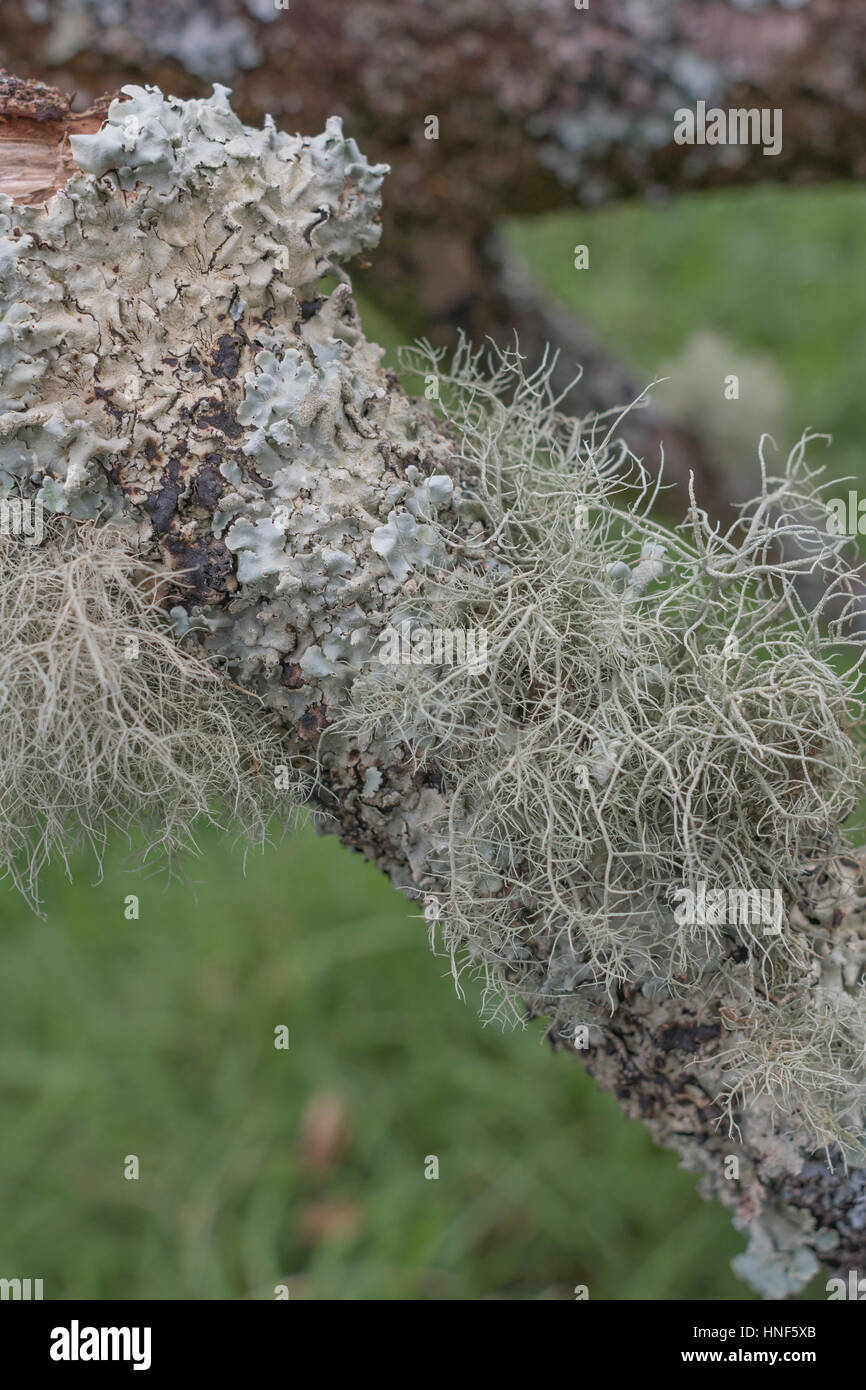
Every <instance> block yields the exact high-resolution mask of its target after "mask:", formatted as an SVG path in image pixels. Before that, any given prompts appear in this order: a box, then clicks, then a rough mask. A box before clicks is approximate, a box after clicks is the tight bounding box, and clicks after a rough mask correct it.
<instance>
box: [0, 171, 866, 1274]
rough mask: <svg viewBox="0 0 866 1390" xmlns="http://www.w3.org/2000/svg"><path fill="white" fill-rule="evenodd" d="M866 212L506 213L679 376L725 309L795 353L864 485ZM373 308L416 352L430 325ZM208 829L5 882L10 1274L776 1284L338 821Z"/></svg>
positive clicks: (550, 269)
mask: <svg viewBox="0 0 866 1390" xmlns="http://www.w3.org/2000/svg"><path fill="white" fill-rule="evenodd" d="M864 213H866V196H864V194H862V193H860V192H859V191H856V190H853V191H852V190H848V189H840V190H837V189H832V188H831V189H824V190H818V191H809V192H802V191H797V192H794V191H787V192H785V191H778V190H773V191H767V190H762V189H758V190H753V191H750V192H747V193H741V194H737V195H736V196H733V195H704V196H702V197H700V198H696V199H691V198H686V199H682V200H672V201H670V202H668V203H666V204H665V205H664V206H662V207H658V208H646V207H637V206H628V207H622V208H614V209H610V210H606V211H602V212H597V213H593V214H591V215H590V214H586V213H579V212H574V213H569V214H557V215H555V216H551V217H546V218H543V219H536V220H531V221H530V220H527V221H524V222H520V223H515V224H511V225H510V226H509V228H508V234H509V236H510V237H511V239H512V241H513V242H514V244H515V245H516V246H517V247H518V248H519V249H520V250H521V251H522V252H523V254H524V255H525V256H526V257H527V258H528V260H529V261H530V263H531V264H532V266H533V268H534V270H535V272H536V274H537V275H538V277H539V279H540V280H541V282H542V283H544V284H545V286H546V287H547V288H548V290H549V291H550V292H551V293H552V294H553V295H555V296H557V297H558V298H560V299H561V300H563V301H564V302H566V303H568V304H570V305H572V306H573V307H574V308H575V309H578V310H580V311H581V312H583V313H584V314H586V316H587V317H588V318H590V319H591V321H593V322H594V323H595V324H596V326H597V327H598V328H599V330H600V331H601V332H602V333H603V334H604V336H606V337H607V339H608V340H609V341H610V342H611V343H613V344H614V345H615V346H616V347H618V348H619V349H620V350H621V351H623V352H624V353H626V354H628V356H630V357H631V359H632V360H633V362H634V363H635V364H636V365H637V366H638V368H639V369H640V370H641V372H643V373H645V374H646V379H647V380H650V379H651V378H652V376H654V375H655V374H656V373H657V372H658V370H659V369H660V368H661V367H662V366H663V365H664V364H666V363H668V362H669V361H670V360H671V359H672V358H677V357H678V356H680V355H681V354H682V353H683V351H684V348H685V347H686V344H687V343H688V342H689V339H690V336H691V335H692V334H693V333H694V332H695V331H696V330H701V329H711V330H712V331H714V332H716V333H719V334H721V335H723V336H724V338H725V339H726V340H727V341H729V342H730V343H731V345H732V348H735V349H736V350H737V351H739V352H742V353H746V354H751V355H753V356H757V357H760V356H764V357H766V358H767V359H768V360H769V362H770V363H772V364H774V366H775V369H776V370H777V371H778V373H779V374H780V376H781V379H782V381H783V382H784V385H785V387H786V388H787V396H788V403H787V407H786V418H785V428H786V431H787V435H786V438H785V440H779V441H778V442H779V443H780V445H783V444H784V445H785V446H786V447H790V445H791V444H792V443H793V442H794V441H795V439H796V437H797V436H798V435H799V433H800V431H801V429H803V428H804V427H806V426H811V427H814V428H816V429H821V430H827V431H830V432H832V433H833V434H834V436H835V443H834V446H833V449H832V450H831V451H830V453H829V454H828V455H827V461H828V462H829V465H830V469H831V474H832V475H833V476H838V477H840V478H841V477H842V476H844V475H846V474H848V473H856V474H857V476H858V478H859V479H860V480H861V482H862V481H866V478H864V470H863V464H862V459H861V453H860V448H859V444H860V436H861V433H862V430H861V427H860V425H861V419H862V401H863V386H864V366H863V363H864V352H863V348H864V338H866V275H860V274H859V270H858V255H857V251H858V248H859V244H860V240H861V238H862V226H863V221H864ZM577 243H586V244H587V245H589V247H590V269H589V270H588V271H583V272H577V271H575V270H574V268H573V248H574V246H575V244H577ZM361 307H362V312H363V315H364V321H365V326H366V329H367V332H368V334H369V336H371V337H375V338H377V339H378V340H379V341H380V342H383V343H384V344H385V345H386V347H387V348H388V350H389V358H390V359H391V360H393V350H394V348H395V347H396V346H397V345H398V344H399V343H400V342H401V341H402V340H403V338H404V336H405V334H404V332H403V331H402V330H401V326H400V325H399V324H397V323H395V322H394V321H393V320H390V319H387V318H385V317H384V316H383V315H382V314H381V313H380V312H379V311H378V310H377V307H376V305H374V304H369V303H366V302H364V303H362V306H361ZM707 389H712V390H714V389H716V388H715V385H714V384H713V383H708V384H707ZM719 389H720V388H719ZM732 409H733V410H736V405H735V404H733V403H732ZM755 442H756V443H757V441H755ZM201 846H202V854H201V857H200V858H198V859H192V860H190V861H188V862H187V865H186V871H187V875H188V881H186V882H184V881H178V880H175V881H173V882H171V883H169V884H166V883H165V882H164V881H162V880H161V879H158V878H142V877H140V876H138V875H137V874H135V873H133V872H132V871H131V870H130V869H129V868H128V867H126V865H125V863H124V853H123V850H122V848H118V850H117V853H116V854H115V855H112V856H111V858H110V859H109V862H108V863H107V866H106V873H105V877H104V880H103V881H102V882H101V883H99V884H96V883H94V882H93V880H94V877H95V873H94V869H93V865H92V864H91V863H89V862H88V861H87V860H84V859H82V860H80V861H79V862H77V863H76V865H75V874H74V881H73V883H72V884H70V883H68V882H66V881H65V879H63V877H62V876H61V875H60V874H59V873H54V874H49V875H48V876H46V880H45V906H46V911H47V919H46V920H45V921H44V922H43V921H40V920H38V919H37V918H36V917H34V916H33V915H32V914H31V913H30V911H29V910H28V909H27V908H26V906H25V905H24V904H23V903H21V902H20V901H19V900H18V899H16V897H15V896H14V895H13V894H12V892H11V890H8V889H6V888H4V889H2V890H0V895H2V896H0V914H2V921H0V980H2V988H0V1000H2V1004H0V1201H2V1212H3V1218H2V1223H0V1277H6V1278H12V1277H20V1278H26V1277H31V1278H42V1279H43V1281H44V1292H45V1296H46V1297H47V1298H48V1297H52V1298H121V1299H122V1298H130V1299H137V1298H167V1299H193V1298H205V1299H218V1298H273V1297H274V1288H275V1285H277V1284H286V1285H288V1288H289V1290H290V1294H291V1297H292V1298H301V1299H304V1298H311V1299H321V1298H335V1299H392V1298H408V1299H452V1298H462V1299H467V1298H468V1299H476V1298H520V1299H526V1298H528V1299H571V1298H573V1297H574V1288H575V1286H576V1285H582V1284H585V1285H588V1287H589V1293H590V1297H591V1298H608V1299H635V1298H650V1299H685V1298H698V1299H704V1298H722V1299H725V1298H744V1297H748V1296H749V1293H748V1290H747V1289H745V1287H744V1286H743V1285H742V1284H741V1283H740V1282H739V1281H738V1280H736V1279H735V1278H734V1276H733V1275H732V1274H731V1272H730V1270H729V1268H728V1261H729V1259H730V1257H731V1256H732V1255H733V1254H735V1253H736V1252H737V1251H738V1250H740V1249H742V1248H743V1245H744V1241H743V1239H742V1237H740V1236H738V1235H737V1234H736V1233H735V1232H734V1231H733V1229H732V1227H731V1224H730V1220H729V1218H728V1217H727V1215H726V1214H725V1213H724V1212H723V1211H722V1210H721V1209H720V1208H719V1207H718V1206H716V1205H715V1204H712V1205H707V1204H705V1203H703V1202H702V1201H701V1200H700V1199H699V1198H698V1197H697V1194H696V1190H695V1188H696V1180H695V1179H694V1178H693V1177H691V1176H689V1175H688V1174H685V1173H682V1172H680V1171H679V1169H678V1167H677V1160H676V1157H675V1156H674V1155H672V1154H668V1153H663V1152H661V1151H659V1150H657V1149H655V1148H654V1146H653V1144H652V1143H651V1141H650V1139H649V1137H648V1135H647V1134H646V1133H645V1131H644V1130H643V1128H642V1127H641V1126H640V1125H637V1124H634V1123H630V1122H628V1121H626V1120H625V1119H623V1117H622V1116H621V1115H620V1113H619V1111H618V1109H617V1107H616V1105H615V1103H614V1102H613V1101H612V1100H611V1098H610V1097H608V1096H603V1095H600V1094H599V1093H597V1092H596V1090H595V1088H594V1087H593V1085H592V1084H591V1083H590V1082H589V1081H588V1079H587V1078H586V1077H585V1076H584V1074H583V1073H582V1071H581V1068H580V1067H579V1066H577V1065H575V1064H574V1062H573V1061H572V1060H571V1059H569V1058H567V1057H563V1056H555V1055H553V1054H552V1053H551V1052H550V1049H549V1047H548V1046H547V1045H546V1044H545V1043H544V1041H543V1036H542V1030H541V1028H540V1027H539V1026H536V1025H533V1026H531V1027H529V1028H528V1029H526V1031H517V1032H510V1033H503V1032H501V1031H500V1030H499V1028H498V1027H497V1026H496V1025H488V1026H486V1027H485V1026H483V1025H482V1024H481V1023H480V1022H479V1020H478V1009H477V1006H478V1000H477V997H476V996H475V995H474V994H473V993H472V991H470V992H469V993H468V996H467V999H466V1001H465V1002H462V1001H461V1000H460V999H458V998H457V996H456V993H455V990H454V986H453V983H452V981H451V979H450V974H449V968H448V963H447V961H444V960H442V959H441V958H434V957H433V956H432V955H431V953H430V950H429V947H428V944H427V934H426V927H425V924H424V923H423V921H422V920H421V919H420V917H419V916H418V915H417V908H416V907H414V906H413V905H411V904H410V903H408V902H407V901H406V900H405V899H403V898H402V897H400V896H399V895H397V894H396V893H395V892H393V891H392V890H391V888H390V887H389V885H388V884H387V883H386V882H385V881H384V880H383V879H382V878H381V877H380V876H379V875H378V874H377V873H376V872H375V871H374V870H373V869H372V868H371V867H370V866H369V865H367V864H365V863H364V862H363V861H362V860H361V859H360V858H358V857H357V856H355V855H352V854H350V853H349V852H348V851H346V850H344V849H342V848H341V847H340V846H339V845H338V844H337V843H336V842H331V841H329V840H325V839H318V838H316V837H315V836H314V835H313V833H312V831H311V830H309V829H304V830H302V831H301V832H300V833H298V834H297V835H296V836H294V837H293V838H291V839H289V840H287V841H286V842H285V843H284V844H282V845H281V846H280V847H278V848H274V849H269V850H268V851H267V852H265V853H264V854H263V855H260V856H259V855H251V856H250V857H249V859H248V862H247V867H246V876H245V877H244V873H243V860H242V855H241V852H240V851H239V850H237V849H235V848H232V847H231V846H230V845H229V844H228V843H227V842H225V841H217V840H216V839H214V838H213V837H211V836H209V835H205V836H203V837H202V840H201ZM131 893H135V894H137V895H138V896H139V899H140V917H139V919H138V920H137V921H136V920H127V919H126V917H125V915H124V900H125V897H126V895H128V894H131ZM280 1024H285V1025H286V1026H287V1027H288V1028H289V1030H290V1048H289V1050H288V1051H278V1050H276V1049H275V1048H274V1044H273V1039H274V1029H275V1028H276V1027H277V1026H278V1025H280ZM130 1154H135V1155H137V1157H138V1159H139V1163H140V1177H139V1179H138V1181H128V1180H126V1179H125V1178H124V1161H125V1158H126V1156H127V1155H130ZM429 1155H435V1156H436V1157H437V1158H438V1161H439V1178H438V1180H437V1181H429V1180H427V1179H425V1176H424V1170H425V1161H426V1159H427V1157H428V1156H429ZM812 1294H813V1296H820V1285H818V1284H816V1286H814V1287H813V1289H812Z"/></svg>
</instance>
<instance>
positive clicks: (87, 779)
mask: <svg viewBox="0 0 866 1390" xmlns="http://www.w3.org/2000/svg"><path fill="white" fill-rule="evenodd" d="M163 583H164V574H163V571H162V568H161V567H160V566H156V565H153V564H149V563H147V562H145V561H144V560H143V559H142V558H141V557H140V556H138V555H136V554H135V553H134V552H133V551H132V550H131V549H130V547H129V545H128V544H127V542H126V541H125V539H124V537H123V536H122V535H121V534H120V533H119V532H118V531H117V530H116V528H114V527H111V526H105V527H97V526H95V525H94V524H93V523H92V522H81V523H78V524H75V523H69V522H66V521H64V520H63V519H62V518H56V519H54V520H52V521H51V522H49V525H48V528H47V532H46V534H45V536H44V538H43V539H42V541H41V543H40V544H26V543H23V542H22V540H21V538H20V537H17V536H6V535H4V536H0V633H2V638H0V757H2V764H3V780H2V785H0V862H2V864H3V866H4V867H5V869H6V871H7V873H8V874H9V875H10V877H11V879H12V882H13V883H14V884H15V886H16V888H18V889H19V890H20V891H21V892H22V893H23V894H24V895H25V897H26V898H27V899H28V901H29V902H31V903H32V904H33V906H34V907H37V906H38V903H39V876H40V872H41V870H42V868H43V866H44V865H45V864H46V863H47V862H48V861H49V860H50V859H52V858H54V857H58V858H59V859H60V860H61V861H62V863H63V864H64V865H65V866H66V869H67V872H68V870H69V858H70V854H71V853H72V852H73V851H74V850H75V848H77V847H78V846H79V845H86V846H87V847H88V848H89V849H90V850H91V851H92V852H93V853H94V855H95V857H96V859H97V861H98V862H99V863H101V861H102V857H103V854H104V850H105V846H106V843H107V840H108V838H109V836H110V835H117V834H120V835H121V836H124V837H128V836H129V835H130V833H131V832H132V831H137V832H142V831H143V832H144V836H145V838H144V841H143V842H142V841H141V838H140V836H139V840H138V845H137V848H138V853H139V855H140V861H141V862H143V863H146V864H152V865H154V866H157V867H158V866H160V865H161V864H167V865H168V866H169V867H170V865H171V862H172V860H173V859H174V858H175V856H176V855H177V854H178V853H179V852H181V851H189V850H193V851H194V850H195V848H196V845H195V826H196V825H197V824H198V823H200V822H209V823H210V824H212V825H220V826H221V827H222V828H224V829H228V828H229V827H232V828H233V829H234V830H235V832H236V833H237V834H238V835H239V836H240V837H241V838H242V840H243V841H244V843H246V844H254V843H256V842H263V841H264V839H265V838H266V836H267V834H268V827H269V822H270V820H271V817H272V816H274V815H275V814H280V816H281V817H282V818H283V820H284V822H285V821H286V820H287V819H288V818H289V817H288V816H287V808H289V810H290V809H291V806H292V805H293V803H294V804H298V802H299V801H300V800H301V799H302V782H301V778H300V777H299V776H297V775H294V774H291V775H290V773H289V768H288V765H287V764H286V761H285V757H286V755H285V748H284V743H283V740H282V739H281V737H280V733H279V729H278V728H276V727H274V725H273V723H271V722H269V721H268V719H267V718H266V717H263V715H262V711H261V708H260V703H259V702H258V701H256V700H254V699H251V698H250V697H249V696H246V695H245V694H244V692H243V691H240V690H239V689H238V688H237V687H235V686H232V685H231V684H230V683H228V682H227V681H226V680H225V679H223V678H222V677H221V676H220V675H219V674H218V673H217V672H216V671H214V669H213V668H212V667H211V666H210V665H208V663H206V662H205V661H203V660H202V656H201V652H200V650H199V649H198V647H197V646H195V645H193V646H192V647H190V648H187V647H182V646H180V645H179V644H178V642H177V641H176V639H175V638H174V636H173V634H172V632H171V628H170V626H169V623H168V620H167V616H166V614H165V611H164V606H163V603H162V597H161V589H162V585H163ZM279 766H284V767H285V776H284V777H283V778H282V779H281V780H282V782H283V783H284V784H285V788H286V791H288V792H289V793H290V794H289V795H288V796H287V795H286V791H280V790H278V779H277V778H275V776H274V769H275V768H276V767H279Z"/></svg>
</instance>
